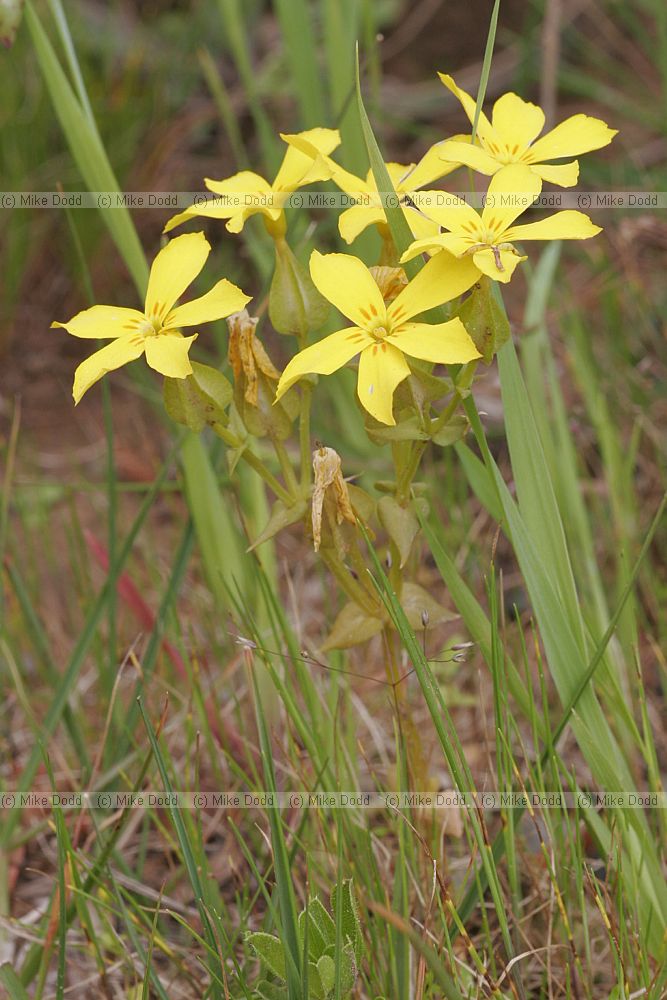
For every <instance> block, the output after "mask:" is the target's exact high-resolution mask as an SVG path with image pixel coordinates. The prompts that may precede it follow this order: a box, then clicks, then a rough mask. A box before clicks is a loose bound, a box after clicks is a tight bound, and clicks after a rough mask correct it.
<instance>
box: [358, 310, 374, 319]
mask: <svg viewBox="0 0 667 1000" xmlns="http://www.w3.org/2000/svg"><path fill="white" fill-rule="evenodd" d="M359 312H360V313H361V315H362V316H363V317H364V319H370V318H371V315H370V313H369V312H367V311H366V310H365V309H360V310H359Z"/></svg>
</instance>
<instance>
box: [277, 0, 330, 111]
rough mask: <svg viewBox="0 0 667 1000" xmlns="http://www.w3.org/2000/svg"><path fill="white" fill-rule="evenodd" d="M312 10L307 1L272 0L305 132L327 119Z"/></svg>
mask: <svg viewBox="0 0 667 1000" xmlns="http://www.w3.org/2000/svg"><path fill="white" fill-rule="evenodd" d="M312 7H313V5H312V4H310V3H308V2H307V0H274V3H273V8H274V11H275V14H276V17H277V18H278V23H279V24H280V31H281V34H282V36H283V41H284V43H285V52H286V55H287V63H288V66H289V71H290V77H291V79H292V80H293V81H294V89H295V97H296V99H297V102H298V104H299V108H300V109H301V120H302V123H303V126H304V128H315V127H316V126H318V125H324V124H325V115H326V111H325V101H324V90H323V87H322V74H321V72H320V67H319V65H318V61H317V52H318V45H317V44H316V41H315V31H314V29H313V23H312Z"/></svg>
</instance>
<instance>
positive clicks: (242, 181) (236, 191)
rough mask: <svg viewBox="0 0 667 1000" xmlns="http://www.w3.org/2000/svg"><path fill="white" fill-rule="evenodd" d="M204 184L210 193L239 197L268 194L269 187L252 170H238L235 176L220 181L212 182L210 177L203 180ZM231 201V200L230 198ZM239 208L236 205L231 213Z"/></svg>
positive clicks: (265, 181)
mask: <svg viewBox="0 0 667 1000" xmlns="http://www.w3.org/2000/svg"><path fill="white" fill-rule="evenodd" d="M204 184H205V185H206V187H207V188H208V189H209V191H212V192H213V193H214V194H223V195H230V196H231V195H240V196H243V195H245V194H258V193H261V194H270V193H271V185H270V184H269V182H268V181H267V180H265V179H264V178H263V177H262V176H261V175H260V174H256V173H255V172H254V171H253V170H240V171H239V172H238V173H237V174H232V176H231V177H225V178H224V179H223V180H221V181H216V180H212V179H211V178H210V177H205V178H204ZM230 200H231V201H233V200H234V199H233V198H230ZM238 209H239V206H238V205H237V206H236V207H235V208H233V209H232V211H233V212H237V211H238Z"/></svg>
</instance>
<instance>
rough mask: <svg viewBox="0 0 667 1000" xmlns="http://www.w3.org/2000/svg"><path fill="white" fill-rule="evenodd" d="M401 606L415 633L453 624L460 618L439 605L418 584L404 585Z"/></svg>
mask: <svg viewBox="0 0 667 1000" xmlns="http://www.w3.org/2000/svg"><path fill="white" fill-rule="evenodd" d="M401 606H402V608H403V611H404V612H405V617H406V618H407V620H408V622H409V623H410V628H412V629H414V631H415V632H421V631H422V630H423V629H428V628H434V627H435V626H436V625H443V624H445V623H446V622H453V621H456V619H457V618H458V617H459V615H457V614H455V613H454V612H453V611H448V610H447V608H443V606H442V605H441V604H438V602H437V601H435V600H434V599H433V598H432V597H431V595H430V594H429V593H428V591H426V590H424V588H423V587H420V586H419V584H418V583H404V584H403V588H402V590H401Z"/></svg>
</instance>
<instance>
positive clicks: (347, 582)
mask: <svg viewBox="0 0 667 1000" xmlns="http://www.w3.org/2000/svg"><path fill="white" fill-rule="evenodd" d="M320 555H321V557H322V561H323V562H324V563H325V565H326V567H327V569H329V570H330V572H331V573H333V575H334V576H335V577H336V579H337V580H338V583H339V584H340V586H341V588H342V590H344V591H345V593H346V594H347V596H348V597H349V598H350V599H351V600H352V601H354V602H355V604H358V605H359V607H360V608H363V609H364V611H366V612H367V613H368V614H369V615H372V616H373V617H374V618H378V617H379V616H380V613H381V612H380V609H379V607H378V604H377V601H374V600H372V599H371V598H370V596H369V595H368V594H367V593H366V591H365V590H364V588H363V587H362V586H361V584H360V583H359V582H358V581H357V580H355V579H354V577H353V576H352V575H351V573H350V571H349V570H348V569H347V568H346V566H345V565H344V563H343V561H342V559H341V558H340V557H339V556H338V555H337V554H336V553H334V552H333V551H331V550H330V549H327V550H322V549H320Z"/></svg>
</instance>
